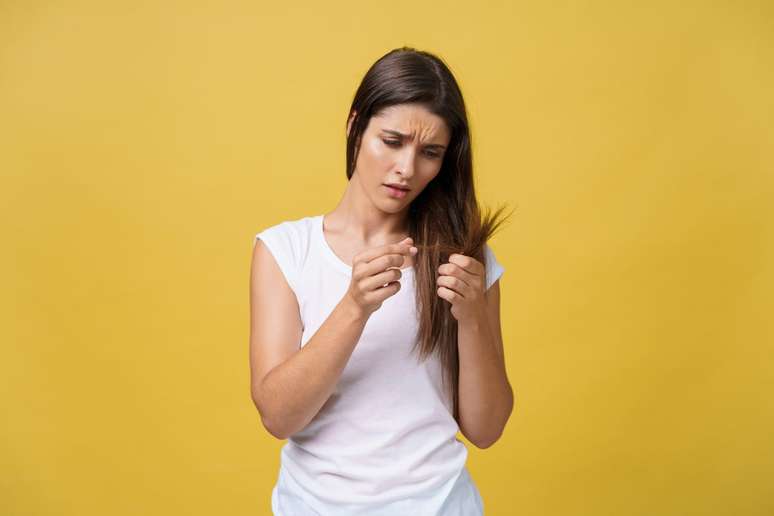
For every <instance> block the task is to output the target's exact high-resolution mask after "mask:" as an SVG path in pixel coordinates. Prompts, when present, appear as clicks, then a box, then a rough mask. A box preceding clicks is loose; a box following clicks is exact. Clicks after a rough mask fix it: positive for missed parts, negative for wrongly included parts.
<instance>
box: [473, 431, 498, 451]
mask: <svg viewBox="0 0 774 516" xmlns="http://www.w3.org/2000/svg"><path fill="white" fill-rule="evenodd" d="M500 437H502V432H499V433H497V434H496V435H494V436H490V437H486V438H483V439H476V440H475V441H471V442H472V443H473V444H474V445H475V446H476V448H479V449H481V450H485V449H487V448H489V447H491V446H492V445H493V444H494V443H496V442H497V441H499V440H500Z"/></svg>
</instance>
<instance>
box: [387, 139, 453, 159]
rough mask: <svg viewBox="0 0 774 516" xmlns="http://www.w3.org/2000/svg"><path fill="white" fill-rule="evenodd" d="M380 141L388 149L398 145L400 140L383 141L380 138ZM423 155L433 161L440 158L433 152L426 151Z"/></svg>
mask: <svg viewBox="0 0 774 516" xmlns="http://www.w3.org/2000/svg"><path fill="white" fill-rule="evenodd" d="M382 141H383V142H384V143H385V145H388V146H390V147H397V146H399V145H400V140H385V139H384V138H382ZM425 155H427V156H428V157H430V158H433V159H435V158H439V157H440V156H441V155H440V154H438V153H437V152H433V151H426V152H425Z"/></svg>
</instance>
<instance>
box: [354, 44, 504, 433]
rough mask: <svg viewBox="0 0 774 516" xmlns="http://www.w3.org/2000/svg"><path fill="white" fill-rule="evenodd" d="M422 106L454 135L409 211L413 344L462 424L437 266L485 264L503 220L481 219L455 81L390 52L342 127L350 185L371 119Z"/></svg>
mask: <svg viewBox="0 0 774 516" xmlns="http://www.w3.org/2000/svg"><path fill="white" fill-rule="evenodd" d="M404 103H419V104H422V105H423V106H424V107H426V108H427V109H428V110H429V111H430V112H432V113H434V114H435V115H437V116H439V117H440V118H442V119H443V120H444V121H445V122H446V124H447V126H448V127H449V130H450V132H451V140H450V142H449V146H448V148H447V150H446V152H445V154H444V158H443V162H442V165H441V169H440V171H439V172H438V175H436V177H435V178H433V180H432V181H430V182H429V183H428V184H427V186H426V187H425V188H424V190H422V192H421V193H420V194H419V195H418V196H417V198H416V199H414V201H413V202H412V203H411V205H410V206H409V217H408V218H409V221H408V230H409V236H411V237H412V238H413V239H414V245H415V246H416V247H417V248H418V250H419V252H418V253H417V254H416V256H415V257H414V259H415V265H414V267H415V272H416V273H415V275H414V277H415V279H416V302H417V309H418V310H419V314H420V317H419V332H418V344H417V346H416V347H415V348H414V350H415V351H418V352H419V357H420V359H421V360H425V359H426V358H427V357H428V356H430V354H432V353H434V352H435V353H438V356H439V359H440V362H441V364H442V369H443V381H444V384H445V385H446V388H447V389H449V390H450V395H451V396H450V399H451V400H452V403H453V417H454V419H455V420H457V422H458V423H459V392H458V385H459V355H458V351H457V321H456V320H455V319H454V316H453V315H452V314H451V310H450V305H449V303H448V302H447V301H446V300H444V299H442V298H440V297H438V295H437V293H436V290H437V284H436V280H437V278H438V267H439V266H440V264H441V263H445V262H447V261H448V259H449V256H450V255H452V254H455V253H457V254H463V255H466V256H471V257H473V258H475V259H476V260H478V261H480V262H481V263H484V245H485V243H486V241H487V240H488V239H489V238H490V237H491V236H492V235H493V234H494V232H495V231H496V230H497V228H498V227H499V226H500V224H501V223H502V222H503V219H501V218H500V215H501V214H502V211H503V209H504V206H502V207H500V208H499V209H498V210H496V211H495V213H494V214H492V213H491V212H490V211H489V210H487V212H486V215H485V216H483V217H482V215H481V212H480V210H479V206H478V202H477V201H476V195H475V191H474V185H473V163H472V155H471V142H470V129H469V125H468V117H467V113H466V110H465V102H464V101H463V98H462V92H461V91H460V88H459V86H458V85H457V81H456V80H455V79H454V76H453V75H452V73H451V71H450V70H449V68H448V67H447V65H446V64H445V63H444V62H443V61H442V60H441V58H439V57H437V56H435V55H433V54H431V53H429V52H425V51H420V50H416V49H414V48H410V47H405V46H404V47H401V48H396V49H394V50H391V51H390V52H388V53H387V54H385V55H384V56H382V57H381V58H379V59H378V60H377V61H376V62H375V63H374V64H373V65H371V67H370V68H369V69H368V71H367V72H366V74H365V76H364V77H363V80H362V82H361V83H360V86H359V87H358V89H357V92H356V93H355V96H354V99H353V100H352V106H351V108H350V111H349V116H348V118H347V123H349V121H350V118H351V127H350V131H349V134H348V136H347V179H351V178H352V174H353V173H354V170H355V163H356V162H357V153H358V151H359V146H360V141H361V138H362V135H363V132H364V131H365V130H366V127H368V122H369V120H370V119H371V117H372V116H375V115H378V114H379V113H381V111H382V110H384V109H385V108H388V107H390V106H393V105H397V104H404Z"/></svg>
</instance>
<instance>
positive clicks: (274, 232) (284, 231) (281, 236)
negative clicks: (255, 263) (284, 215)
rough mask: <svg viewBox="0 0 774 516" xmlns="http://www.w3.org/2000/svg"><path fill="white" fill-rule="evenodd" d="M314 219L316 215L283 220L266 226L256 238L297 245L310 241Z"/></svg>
mask: <svg viewBox="0 0 774 516" xmlns="http://www.w3.org/2000/svg"><path fill="white" fill-rule="evenodd" d="M314 221H315V217H314V216H307V217H302V218H298V219H292V220H283V221H281V222H277V223H275V224H273V225H270V226H266V227H264V229H262V230H261V231H259V232H258V233H257V234H256V235H255V238H256V239H258V238H260V239H264V240H267V241H277V242H278V243H282V244H284V245H289V246H292V247H297V246H299V245H303V244H304V243H305V242H308V240H309V239H310V238H311V236H312V230H313V223H314Z"/></svg>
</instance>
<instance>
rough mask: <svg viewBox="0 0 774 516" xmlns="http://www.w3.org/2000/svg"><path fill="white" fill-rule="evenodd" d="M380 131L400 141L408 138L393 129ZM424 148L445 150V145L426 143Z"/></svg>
mask: <svg viewBox="0 0 774 516" xmlns="http://www.w3.org/2000/svg"><path fill="white" fill-rule="evenodd" d="M382 131H383V132H385V133H388V134H391V135H393V136H397V137H399V138H401V139H405V138H408V137H409V135H408V134H403V133H401V132H398V131H395V130H393V129H382ZM425 147H434V148H438V149H445V148H446V145H441V144H440V143H428V144H427V145H425Z"/></svg>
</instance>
